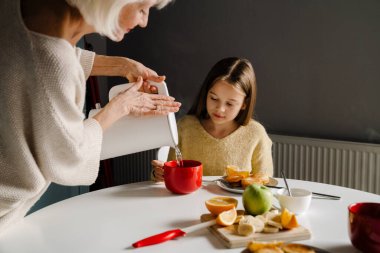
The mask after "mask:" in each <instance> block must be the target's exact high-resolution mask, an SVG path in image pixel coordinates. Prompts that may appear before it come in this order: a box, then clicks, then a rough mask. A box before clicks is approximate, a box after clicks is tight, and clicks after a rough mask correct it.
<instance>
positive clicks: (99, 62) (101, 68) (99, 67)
mask: <svg viewBox="0 0 380 253" xmlns="http://www.w3.org/2000/svg"><path fill="white" fill-rule="evenodd" d="M91 75H92V76H121V77H125V78H127V79H128V81H129V82H136V81H137V78H138V77H139V76H141V77H142V78H143V80H144V82H143V85H142V89H141V91H144V92H148V93H157V88H156V87H154V86H151V85H149V83H148V81H154V82H157V83H160V82H163V81H164V80H165V76H159V75H158V74H157V73H156V71H154V70H152V69H150V68H148V67H145V66H144V65H143V64H141V63H140V62H138V61H135V60H132V59H129V58H126V57H118V56H106V55H98V54H97V55H95V59H94V64H93V67H92V70H91Z"/></svg>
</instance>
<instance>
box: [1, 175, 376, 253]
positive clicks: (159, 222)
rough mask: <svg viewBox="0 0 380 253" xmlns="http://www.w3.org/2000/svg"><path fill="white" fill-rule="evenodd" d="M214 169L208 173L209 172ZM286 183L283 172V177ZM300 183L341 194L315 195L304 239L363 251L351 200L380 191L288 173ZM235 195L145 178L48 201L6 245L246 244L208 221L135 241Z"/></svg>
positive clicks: (187, 221) (164, 247)
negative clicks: (351, 222)
mask: <svg viewBox="0 0 380 253" xmlns="http://www.w3.org/2000/svg"><path fill="white" fill-rule="evenodd" d="M214 178H215V177H204V179H207V180H210V179H214ZM278 181H279V185H280V186H284V184H283V180H282V179H278ZM289 185H290V187H293V188H297V187H300V188H306V189H309V190H311V191H314V192H320V193H326V194H332V195H339V196H341V197H342V198H341V199H340V200H326V199H313V200H312V202H311V206H310V209H309V210H308V212H307V213H305V214H302V215H299V216H298V220H299V223H300V224H301V225H303V226H304V227H307V228H308V229H310V231H311V233H312V238H311V239H310V240H304V241H299V243H304V244H308V245H312V246H315V247H318V248H322V249H325V250H327V251H329V252H342V253H343V252H344V253H350V252H357V251H356V250H355V249H354V248H353V247H352V245H351V243H350V240H349V237H348V230H347V216H348V211H347V206H348V205H349V204H351V203H355V202H380V196H379V195H375V194H371V193H367V192H363V191H358V190H353V189H349V188H344V187H339V186H333V185H327V184H321V183H314V182H306V181H299V180H291V179H289ZM217 195H224V196H233V197H235V198H236V199H238V200H239V205H238V209H243V205H242V199H241V195H239V194H234V193H230V192H226V191H224V190H222V189H221V188H219V187H218V186H217V185H216V184H215V183H203V186H202V188H201V189H199V190H198V191H196V192H194V193H191V194H188V195H175V194H172V193H170V192H169V191H168V190H167V189H166V188H165V186H164V184H162V183H153V182H141V183H135V184H127V185H121V186H116V187H111V188H107V189H104V190H99V191H95V192H90V193H86V194H83V195H80V196H77V197H73V198H71V199H67V200H64V201H61V202H58V203H56V204H53V205H51V206H48V207H46V208H43V209H41V210H39V211H37V212H35V213H33V214H31V215H29V216H27V217H26V218H25V219H24V220H22V221H21V222H19V223H17V224H16V225H15V226H13V227H11V228H10V229H9V230H8V231H6V232H5V233H3V234H1V235H0V252H1V253H11V252H17V253H19V252H28V253H33V252H36V253H44V252H46V253H51V252H54V253H59V252H65V253H67V252H81V253H85V252H91V253H96V252H102V253H104V252H107V253H112V252H124V253H125V252H132V251H133V252H181V253H186V252H191V253H194V252H197V250H198V252H242V251H243V250H244V248H236V249H227V248H225V247H224V246H223V245H222V244H221V243H220V241H219V240H218V239H217V238H216V237H214V235H212V234H211V233H210V232H209V231H208V230H207V229H201V230H199V231H197V232H194V233H192V234H189V235H187V236H185V237H180V238H178V239H176V240H172V241H168V242H165V243H162V244H157V245H153V246H148V247H143V248H139V249H133V248H132V247H131V244H132V243H133V242H135V241H138V240H140V239H143V238H145V237H148V236H151V235H153V234H156V233H161V232H164V231H166V230H171V229H174V228H184V227H187V226H190V225H194V224H198V223H200V221H199V218H200V216H201V215H202V214H204V213H207V212H208V211H207V209H206V207H205V204H204V202H205V201H206V200H207V199H209V198H211V197H214V196H217Z"/></svg>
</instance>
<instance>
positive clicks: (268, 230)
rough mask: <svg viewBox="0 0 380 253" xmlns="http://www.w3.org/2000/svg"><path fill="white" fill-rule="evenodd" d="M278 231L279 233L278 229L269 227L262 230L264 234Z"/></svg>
mask: <svg viewBox="0 0 380 253" xmlns="http://www.w3.org/2000/svg"><path fill="white" fill-rule="evenodd" d="M278 231H280V229H279V228H276V227H271V226H265V227H264V230H263V232H264V233H277V232H278Z"/></svg>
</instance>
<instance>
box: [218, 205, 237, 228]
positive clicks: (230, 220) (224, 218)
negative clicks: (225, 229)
mask: <svg viewBox="0 0 380 253" xmlns="http://www.w3.org/2000/svg"><path fill="white" fill-rule="evenodd" d="M236 217H237V212H236V209H235V207H233V208H232V209H230V210H228V211H224V212H221V213H220V214H219V215H218V217H217V218H216V224H218V225H221V226H230V225H232V224H234V222H235V220H236Z"/></svg>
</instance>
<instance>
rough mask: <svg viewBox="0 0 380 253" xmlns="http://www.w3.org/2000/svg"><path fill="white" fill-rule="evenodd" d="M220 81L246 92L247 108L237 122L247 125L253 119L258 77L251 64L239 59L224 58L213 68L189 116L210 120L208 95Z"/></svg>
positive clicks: (238, 116)
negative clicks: (207, 102)
mask: <svg viewBox="0 0 380 253" xmlns="http://www.w3.org/2000/svg"><path fill="white" fill-rule="evenodd" d="M219 80H223V81H226V82H228V83H229V84H231V85H233V86H235V87H240V88H241V89H242V90H243V91H244V93H245V95H246V97H245V101H244V102H245V104H246V107H245V109H242V110H241V111H240V112H239V114H238V115H237V116H236V118H235V121H236V122H237V123H238V124H239V125H244V126H245V125H247V124H248V123H249V121H250V120H251V118H252V117H253V113H254V109H255V104H256V77H255V72H254V70H253V67H252V65H251V63H250V62H249V61H248V60H247V59H241V58H237V57H229V58H224V59H222V60H220V61H218V62H217V63H216V64H215V65H214V66H213V67H212V69H211V70H210V72H209V73H208V74H207V76H206V78H205V80H204V81H203V84H202V87H201V90H200V92H199V94H198V96H197V99H196V100H195V102H194V104H193V106H192V107H191V109H190V111H189V112H188V114H189V115H195V116H196V117H197V118H198V119H199V120H201V119H207V118H209V115H208V113H207V108H206V100H207V93H208V91H209V90H210V89H211V88H212V87H213V85H214V84H215V83H216V82H217V81H219Z"/></svg>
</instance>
